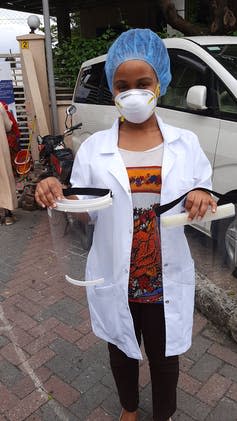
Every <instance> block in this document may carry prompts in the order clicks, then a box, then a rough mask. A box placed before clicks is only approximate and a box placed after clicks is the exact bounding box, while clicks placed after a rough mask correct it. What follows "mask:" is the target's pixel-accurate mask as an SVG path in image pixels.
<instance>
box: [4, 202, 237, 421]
mask: <svg viewBox="0 0 237 421" xmlns="http://www.w3.org/2000/svg"><path fill="white" fill-rule="evenodd" d="M17 216H18V222H17V223H16V224H15V225H12V226H9V227H5V226H0V236H1V237H0V238H1V244H0V421H3V420H7V421H21V420H28V421H40V420H43V421H51V420H63V421H74V420H75V421H76V420H78V421H115V420H118V415H119V413H120V405H119V402H118V399H117V395H116V390H115V386H114V382H113V379H112V376H111V373H110V370H109V366H108V356H107V349H106V344H105V343H104V342H102V341H100V340H98V339H97V338H96V337H95V336H94V335H93V334H92V333H91V329H90V321H89V315H88V308H87V303H86V298H85V292H84V290H83V288H78V287H74V286H71V285H69V284H67V283H66V282H65V281H64V280H63V278H62V276H61V275H60V274H59V272H58V269H57V264H56V261H55V257H54V255H53V253H52V247H51V240H50V236H49V227H48V220H47V214H46V212H45V211H34V212H27V211H23V210H21V209H19V210H18V211H17ZM140 386H141V399H140V414H141V416H140V420H141V421H151V420H152V416H151V413H150V408H151V391H150V381H149V374H148V366H147V361H146V360H144V361H143V362H142V363H141V370H140ZM173 420H174V421H177V420H180V421H192V420H196V421H204V420H205V421H206V420H207V421H237V344H236V343H234V342H232V341H231V340H230V339H229V338H227V337H226V336H225V335H224V334H223V333H222V332H220V331H218V329H217V328H215V327H213V325H212V324H210V323H209V322H208V321H207V320H206V319H205V318H204V317H203V316H202V315H201V314H200V313H196V315H195V326H194V338H193V346H192V348H191V350H190V351H189V352H187V353H186V354H185V355H183V356H182V357H181V372H180V379H179V389H178V410H177V412H176V414H175V415H174V417H173Z"/></svg>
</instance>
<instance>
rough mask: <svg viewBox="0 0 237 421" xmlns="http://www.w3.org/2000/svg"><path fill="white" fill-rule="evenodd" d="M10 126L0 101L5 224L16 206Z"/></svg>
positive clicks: (0, 198)
mask: <svg viewBox="0 0 237 421" xmlns="http://www.w3.org/2000/svg"><path fill="white" fill-rule="evenodd" d="M9 114H10V113H9ZM13 118H14V117H13ZM12 127H13V119H12V118H11V119H10V118H9V115H8V112H7V110H6V104H5V103H3V102H0V180H1V184H0V207H1V208H4V223H5V225H12V224H13V223H14V222H15V217H14V216H13V214H12V210H13V209H15V208H17V197H16V186H15V180H14V175H13V171H12V163H11V153H10V149H9V147H10V145H9V139H8V135H9V134H10V133H12ZM11 139H12V138H11Z"/></svg>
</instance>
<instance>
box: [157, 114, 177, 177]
mask: <svg viewBox="0 0 237 421" xmlns="http://www.w3.org/2000/svg"><path fill="white" fill-rule="evenodd" d="M157 121H158V124H159V127H160V131H161V133H162V136H163V139H164V156H163V163H162V180H163V182H164V180H165V178H166V177H167V175H168V174H169V172H170V170H171V169H172V167H173V165H174V163H175V160H176V158H177V146H176V142H175V140H177V139H179V137H180V134H179V130H178V129H176V128H175V127H172V126H168V125H166V124H164V123H163V121H162V119H161V118H160V117H158V116H157Z"/></svg>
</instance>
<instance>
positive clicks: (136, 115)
mask: <svg viewBox="0 0 237 421" xmlns="http://www.w3.org/2000/svg"><path fill="white" fill-rule="evenodd" d="M159 93H160V86H159V85H157V88H156V91H155V92H152V91H150V90H148V89H130V90H128V91H125V92H121V93H120V94H118V95H117V96H116V97H115V105H116V107H117V110H118V111H119V113H120V114H121V116H122V117H124V118H125V120H127V121H129V122H130V123H136V124H140V123H144V121H146V120H148V118H149V117H151V115H152V114H153V112H154V109H155V107H156V105H157V98H158V96H159Z"/></svg>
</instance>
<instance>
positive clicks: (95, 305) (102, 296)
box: [89, 285, 126, 340]
mask: <svg viewBox="0 0 237 421" xmlns="http://www.w3.org/2000/svg"><path fill="white" fill-rule="evenodd" d="M89 307H90V314H91V322H92V328H93V330H94V332H95V334H97V335H98V336H102V337H105V338H106V337H107V338H110V339H111V340H115V339H118V338H120V337H121V334H122V327H121V326H122V323H121V319H122V317H123V313H124V311H125V310H126V304H125V300H124V296H123V293H122V288H121V286H119V285H107V286H100V287H99V286H97V287H95V288H93V291H91V292H90V296H89Z"/></svg>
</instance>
